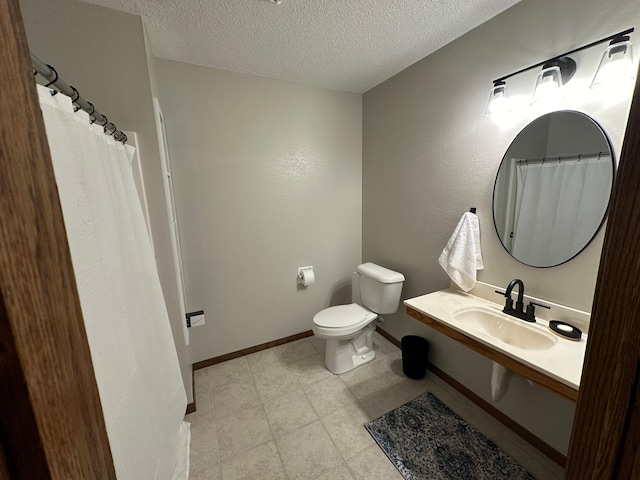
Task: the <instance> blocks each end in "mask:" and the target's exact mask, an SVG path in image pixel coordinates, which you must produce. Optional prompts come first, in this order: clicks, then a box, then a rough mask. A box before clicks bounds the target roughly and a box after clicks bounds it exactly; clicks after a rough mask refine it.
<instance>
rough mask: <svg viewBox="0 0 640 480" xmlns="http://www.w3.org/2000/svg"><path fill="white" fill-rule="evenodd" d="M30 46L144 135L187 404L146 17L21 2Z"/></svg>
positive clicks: (125, 126)
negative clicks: (153, 99)
mask: <svg viewBox="0 0 640 480" xmlns="http://www.w3.org/2000/svg"><path fill="white" fill-rule="evenodd" d="M20 8H21V10H22V15H23V18H24V24H25V28H26V31H27V38H28V41H29V48H30V49H31V51H32V52H33V53H35V54H36V55H37V56H38V57H39V58H40V59H41V60H43V61H44V62H45V63H49V64H51V65H53V66H54V67H55V68H56V69H57V71H58V72H59V74H60V76H61V77H62V78H63V79H64V80H65V81H66V82H67V83H70V84H71V85H74V86H75V87H76V88H77V89H78V90H79V91H80V93H81V95H82V96H83V97H84V98H86V99H87V100H89V101H90V102H92V103H93V104H94V105H95V106H96V108H97V109H98V110H99V111H101V112H102V113H104V114H105V115H107V116H108V117H109V119H110V120H112V121H114V122H115V123H116V125H117V126H118V128H120V129H121V130H130V131H135V132H136V133H137V135H138V143H139V153H140V158H141V162H142V169H143V175H144V180H145V186H146V192H147V198H148V201H149V213H150V218H151V227H152V230H153V240H154V247H155V253H156V263H157V265H158V273H159V275H160V282H161V284H162V290H163V293H164V297H165V301H166V304H167V310H168V313H169V318H170V320H171V330H172V332H173V336H174V340H175V344H176V350H177V353H178V360H179V362H180V368H181V371H182V377H183V380H184V383H185V389H186V391H187V396H188V397H189V401H191V399H192V392H191V382H190V378H191V377H190V374H191V364H190V363H189V362H188V359H187V352H186V348H185V345H184V340H183V336H182V330H181V328H182V325H181V322H182V319H181V315H180V311H179V307H178V297H177V291H176V285H175V279H174V273H173V260H172V256H171V245H170V241H169V230H168V229H169V226H168V220H167V212H166V208H165V200H164V190H163V188H164V187H163V185H162V170H161V165H160V160H159V158H160V157H159V151H158V140H157V136H156V130H155V121H154V117H153V106H152V102H151V95H152V93H151V86H150V78H149V72H148V69H147V57H146V51H145V42H144V33H143V28H142V19H141V18H140V17H139V16H137V15H131V14H128V13H122V12H118V11H115V10H110V9H106V8H102V7H98V6H94V5H89V4H86V3H82V2H76V1H74V0H48V1H46V2H42V1H39V0H21V1H20Z"/></svg>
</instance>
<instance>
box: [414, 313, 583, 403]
mask: <svg viewBox="0 0 640 480" xmlns="http://www.w3.org/2000/svg"><path fill="white" fill-rule="evenodd" d="M406 308H407V315H410V316H411V317H413V318H415V319H416V320H419V321H421V322H422V323H424V324H425V325H428V326H429V327H431V328H433V329H434V330H437V331H438V332H440V333H442V334H444V335H446V336H447V337H449V338H452V339H454V340H456V341H458V342H460V343H462V344H463V345H465V346H466V347H468V348H470V349H472V350H474V351H476V352H478V353H479V354H481V355H483V356H485V357H487V358H488V359H490V360H493V361H494V362H497V363H499V364H500V365H503V366H505V367H507V368H508V369H509V370H512V371H514V372H516V373H517V374H519V375H522V376H523V377H525V378H528V379H529V380H531V381H533V382H535V383H537V384H538V385H541V386H543V387H545V388H547V389H548V390H551V391H552V392H554V393H556V394H558V395H560V396H561V397H564V398H566V399H568V400H571V401H572V402H576V401H577V400H578V390H576V389H574V388H572V387H570V386H568V385H565V384H564V383H562V382H560V381H558V380H556V379H554V378H551V377H549V376H547V375H545V374H544V373H542V372H539V371H538V370H535V369H533V368H531V367H530V366H528V365H525V364H523V363H520V362H519V361H517V360H515V359H513V358H511V357H509V356H507V355H505V354H504V353H501V352H499V351H497V350H494V349H492V348H490V347H487V346H486V345H485V344H483V343H481V342H479V341H477V340H475V339H474V338H471V337H468V336H467V335H465V334H463V333H460V332H459V331H457V330H455V329H453V328H451V327H449V326H447V325H445V324H443V323H442V322H439V321H438V320H435V319H433V318H431V317H429V316H428V315H425V314H424V313H422V312H419V311H418V310H415V309H413V308H411V307H409V306H407V307H406Z"/></svg>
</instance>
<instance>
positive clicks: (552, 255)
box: [512, 155, 613, 266]
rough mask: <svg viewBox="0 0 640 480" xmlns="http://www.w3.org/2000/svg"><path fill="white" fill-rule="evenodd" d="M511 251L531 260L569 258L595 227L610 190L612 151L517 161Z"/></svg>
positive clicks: (548, 262) (544, 263) (537, 263)
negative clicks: (535, 161) (555, 158)
mask: <svg viewBox="0 0 640 480" xmlns="http://www.w3.org/2000/svg"><path fill="white" fill-rule="evenodd" d="M516 176H517V187H516V191H517V198H516V212H515V226H514V237H513V247H512V254H513V256H514V257H516V258H518V259H519V260H520V261H522V262H524V263H526V264H528V265H533V266H551V265H557V264H559V263H563V262H564V261H566V260H567V259H569V258H572V257H573V256H575V255H576V254H578V253H579V252H580V250H581V249H582V248H584V247H585V245H586V244H587V242H588V241H589V240H590V239H591V237H592V236H593V232H595V231H596V229H597V228H598V226H599V224H600V222H601V220H602V218H603V217H604V214H605V212H606V206H607V205H608V199H609V194H610V192H611V183H612V181H613V178H612V169H611V157H610V156H608V155H607V156H602V157H598V156H596V157H586V158H585V157H583V158H581V159H580V160H577V159H576V160H562V161H550V162H545V163H539V162H538V163H530V164H526V163H525V162H521V163H519V164H518V167H517V173H516Z"/></svg>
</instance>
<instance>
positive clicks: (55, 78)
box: [45, 65, 58, 87]
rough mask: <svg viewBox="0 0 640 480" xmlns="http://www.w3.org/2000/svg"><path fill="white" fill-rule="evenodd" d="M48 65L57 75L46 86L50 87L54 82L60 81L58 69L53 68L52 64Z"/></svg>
mask: <svg viewBox="0 0 640 480" xmlns="http://www.w3.org/2000/svg"><path fill="white" fill-rule="evenodd" d="M47 67H49V69H50V70H51V71H52V72H53V74H54V75H55V77H54V78H53V80H51V81H50V82H49V83H47V84H46V85H45V87H48V86H50V85H53V84H54V83H56V82H57V81H58V71H57V70H56V69H55V68H53V67H52V66H51V65H47Z"/></svg>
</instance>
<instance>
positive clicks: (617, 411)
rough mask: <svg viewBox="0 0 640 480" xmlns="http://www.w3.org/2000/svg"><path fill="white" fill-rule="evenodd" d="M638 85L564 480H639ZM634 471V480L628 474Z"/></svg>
mask: <svg viewBox="0 0 640 480" xmlns="http://www.w3.org/2000/svg"><path fill="white" fill-rule="evenodd" d="M639 287H640V79H638V80H637V82H636V88H635V92H634V96H633V100H632V103H631V111H630V113H629V120H628V123H627V129H626V133H625V138H624V146H623V150H622V156H621V158H620V165H619V169H618V175H617V178H616V181H615V185H614V188H613V197H612V201H611V210H610V213H609V218H608V221H607V232H606V234H605V240H604V246H603V250H602V257H601V259H600V270H599V271H598V282H597V285H596V292H595V297H594V303H593V310H592V315H591V328H590V335H589V343H588V344H587V353H586V357H585V363H584V368H583V371H582V382H581V384H580V392H579V395H578V404H577V407H576V416H575V419H574V425H573V431H572V435H571V443H570V446H569V456H568V459H567V460H568V461H567V469H566V478H568V479H571V480H587V479H592V480H606V479H613V478H620V479H632V478H640V441H639V438H640V418H639V413H638V408H639V405H638V402H639V400H640V399H639V397H638V382H639V380H640V378H639V374H640V292H639V291H638V290H639ZM631 472H635V474H636V475H635V476H629V475H631Z"/></svg>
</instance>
